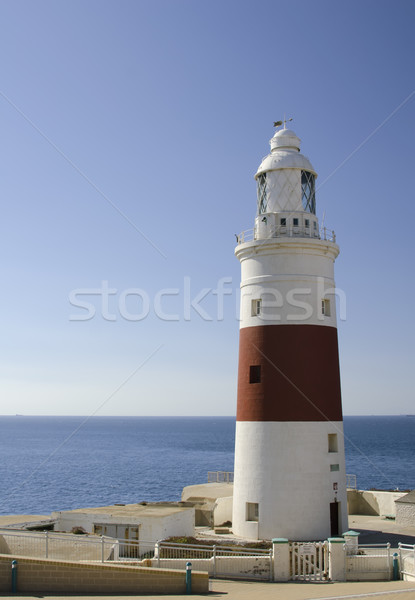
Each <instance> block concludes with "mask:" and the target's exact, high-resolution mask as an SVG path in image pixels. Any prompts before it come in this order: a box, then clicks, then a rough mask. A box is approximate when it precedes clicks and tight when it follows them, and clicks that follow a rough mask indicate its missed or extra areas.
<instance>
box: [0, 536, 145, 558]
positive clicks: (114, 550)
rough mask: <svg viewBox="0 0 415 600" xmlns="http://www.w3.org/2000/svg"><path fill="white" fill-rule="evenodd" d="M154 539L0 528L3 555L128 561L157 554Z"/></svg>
mask: <svg viewBox="0 0 415 600" xmlns="http://www.w3.org/2000/svg"><path fill="white" fill-rule="evenodd" d="M154 546H155V542H147V541H143V540H139V541H131V540H118V539H115V538H110V537H107V536H99V537H98V536H92V535H74V534H64V533H54V532H50V531H44V532H36V533H35V532H25V531H10V530H7V529H0V554H14V555H18V556H19V555H20V556H32V557H36V558H55V559H62V560H75V561H98V562H106V561H126V560H131V559H136V560H137V559H142V558H148V557H152V556H154Z"/></svg>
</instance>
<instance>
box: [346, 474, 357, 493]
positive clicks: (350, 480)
mask: <svg viewBox="0 0 415 600" xmlns="http://www.w3.org/2000/svg"><path fill="white" fill-rule="evenodd" d="M356 486H357V482H356V475H351V474H347V473H346V487H347V488H348V489H351V490H355V489H357V488H356Z"/></svg>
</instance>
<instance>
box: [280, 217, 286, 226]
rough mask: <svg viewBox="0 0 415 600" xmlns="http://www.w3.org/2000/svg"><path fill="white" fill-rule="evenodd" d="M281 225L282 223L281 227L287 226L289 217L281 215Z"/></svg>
mask: <svg viewBox="0 0 415 600" xmlns="http://www.w3.org/2000/svg"><path fill="white" fill-rule="evenodd" d="M280 225H281V227H287V219H286V217H281V219H280Z"/></svg>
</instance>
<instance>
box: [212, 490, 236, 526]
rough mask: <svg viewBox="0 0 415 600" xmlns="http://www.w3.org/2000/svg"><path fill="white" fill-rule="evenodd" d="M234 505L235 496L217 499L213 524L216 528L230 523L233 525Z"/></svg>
mask: <svg viewBox="0 0 415 600" xmlns="http://www.w3.org/2000/svg"><path fill="white" fill-rule="evenodd" d="M232 504H233V496H228V497H227V498H217V500H216V502H215V506H214V508H213V523H214V526H215V527H219V526H220V525H223V523H226V522H228V521H230V522H231V523H232Z"/></svg>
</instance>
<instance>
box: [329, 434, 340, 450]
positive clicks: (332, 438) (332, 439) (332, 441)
mask: <svg viewBox="0 0 415 600" xmlns="http://www.w3.org/2000/svg"><path fill="white" fill-rule="evenodd" d="M337 451H338V446H337V433H329V452H337Z"/></svg>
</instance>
